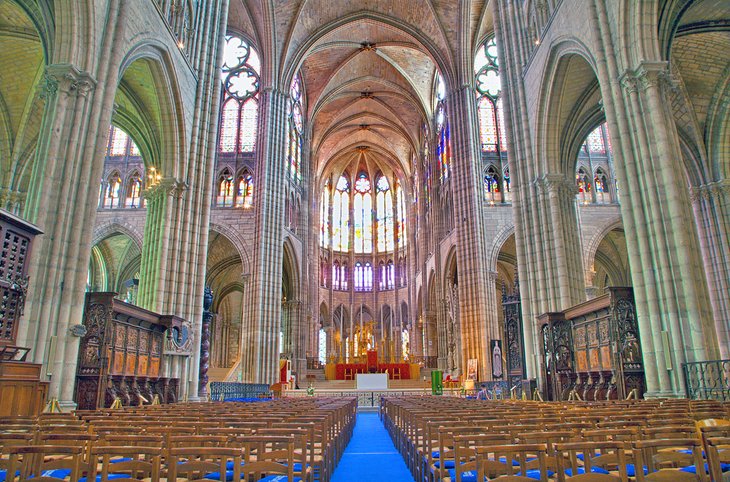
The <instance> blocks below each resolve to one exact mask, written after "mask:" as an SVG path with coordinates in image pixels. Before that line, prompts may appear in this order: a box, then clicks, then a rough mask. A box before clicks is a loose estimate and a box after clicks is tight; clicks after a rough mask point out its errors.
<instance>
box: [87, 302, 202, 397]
mask: <svg viewBox="0 0 730 482" xmlns="http://www.w3.org/2000/svg"><path fill="white" fill-rule="evenodd" d="M115 296H116V293H113V292H99V293H87V294H86V306H85V310H84V319H83V326H84V328H85V331H86V332H85V333H84V334H83V336H82V338H81V345H80V346H79V359H78V366H77V371H76V390H75V393H76V397H75V401H76V403H77V404H78V408H79V409H80V410H93V409H96V408H102V407H110V406H111V405H112V404H113V403H114V400H115V399H116V398H119V399H120V400H121V403H122V405H124V406H130V405H140V404H145V405H146V404H149V403H152V401H153V400H154V399H155V397H157V398H158V400H159V401H160V403H174V402H176V401H177V397H178V387H179V380H178V379H177V378H168V377H165V376H163V374H164V373H165V366H164V365H165V360H166V358H167V357H166V355H165V352H166V347H168V348H169V345H170V344H172V345H174V346H177V347H180V346H183V345H184V344H185V343H187V342H189V341H190V340H189V336H188V335H189V326H188V325H187V324H186V322H185V321H184V320H182V319H180V318H178V317H175V316H172V315H159V314H157V313H153V312H151V311H148V310H145V309H143V308H140V307H138V306H134V305H131V304H129V303H125V302H123V301H121V300H118V299H116V298H114V297H115ZM81 331H82V332H83V329H81ZM166 337H169V339H166Z"/></svg>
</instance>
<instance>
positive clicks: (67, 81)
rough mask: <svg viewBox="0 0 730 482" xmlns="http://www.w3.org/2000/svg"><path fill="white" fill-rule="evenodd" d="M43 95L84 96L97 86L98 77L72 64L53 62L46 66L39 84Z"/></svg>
mask: <svg viewBox="0 0 730 482" xmlns="http://www.w3.org/2000/svg"><path fill="white" fill-rule="evenodd" d="M39 88H40V89H41V97H43V98H46V97H47V96H49V95H53V94H56V93H57V92H58V91H61V92H63V93H65V94H66V95H75V96H77V97H84V96H86V95H87V94H88V93H89V92H91V91H92V90H94V89H95V88H96V79H94V77H92V76H91V74H90V73H88V72H85V71H82V70H79V69H78V68H77V67H76V66H74V65H71V64H51V65H48V66H46V71H45V72H44V74H43V79H42V80H41V82H40V84H39Z"/></svg>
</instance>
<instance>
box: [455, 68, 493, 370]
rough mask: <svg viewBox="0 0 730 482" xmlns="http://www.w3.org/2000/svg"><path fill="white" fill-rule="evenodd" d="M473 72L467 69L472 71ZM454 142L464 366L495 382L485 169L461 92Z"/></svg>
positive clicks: (468, 95)
mask: <svg viewBox="0 0 730 482" xmlns="http://www.w3.org/2000/svg"><path fill="white" fill-rule="evenodd" d="M468 70H469V69H467V71H468ZM447 105H448V109H449V119H450V120H451V126H452V128H451V132H452V133H453V136H452V139H451V142H452V147H453V151H454V159H453V169H452V174H453V178H452V179H451V182H452V190H453V194H454V200H455V204H454V215H455V216H456V219H455V220H454V229H455V230H456V240H457V241H456V260H457V261H456V264H457V269H458V274H459V283H458V289H459V293H458V299H459V300H468V302H465V303H463V305H460V306H459V311H458V313H459V321H458V327H459V329H460V333H461V336H460V338H461V347H462V350H461V366H462V367H465V366H467V361H468V360H469V359H476V360H477V370H478V373H477V375H478V377H479V378H480V379H483V380H484V379H488V378H489V377H490V376H491V360H490V357H488V356H487V346H488V343H489V340H490V339H494V338H499V330H498V326H487V314H486V307H487V289H486V284H487V278H488V277H487V265H486V259H487V253H486V249H485V246H484V242H483V233H482V232H483V228H482V223H483V219H482V210H481V201H480V199H479V194H480V193H481V180H480V179H481V169H480V168H479V166H478V163H479V162H480V161H479V156H478V152H477V146H476V144H477V143H476V139H478V135H477V131H476V122H475V119H476V106H475V103H474V91H473V89H472V88H471V87H470V86H468V85H465V86H461V87H459V88H456V89H454V90H453V92H451V94H450V95H449V97H448V104H447Z"/></svg>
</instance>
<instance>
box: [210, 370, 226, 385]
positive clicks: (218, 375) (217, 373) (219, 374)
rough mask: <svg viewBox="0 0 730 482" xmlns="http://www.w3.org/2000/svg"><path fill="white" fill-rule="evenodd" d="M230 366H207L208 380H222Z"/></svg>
mask: <svg viewBox="0 0 730 482" xmlns="http://www.w3.org/2000/svg"><path fill="white" fill-rule="evenodd" d="M229 370H230V367H210V368H208V381H209V382H223V381H225V377H226V375H227V374H228V371H229Z"/></svg>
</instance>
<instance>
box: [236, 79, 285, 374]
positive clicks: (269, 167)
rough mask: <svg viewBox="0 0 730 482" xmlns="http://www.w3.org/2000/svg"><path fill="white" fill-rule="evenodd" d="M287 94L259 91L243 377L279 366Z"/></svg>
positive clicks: (267, 371)
mask: <svg viewBox="0 0 730 482" xmlns="http://www.w3.org/2000/svg"><path fill="white" fill-rule="evenodd" d="M286 103H287V96H286V95H285V94H283V93H282V92H280V91H279V90H277V89H276V88H272V87H265V88H264V89H263V91H262V92H261V100H260V103H259V105H260V111H259V115H260V116H261V118H262V122H260V123H259V131H258V137H257V142H256V145H257V146H259V149H258V150H257V152H256V156H257V165H258V166H259V168H258V170H257V175H258V183H259V186H260V188H259V191H258V192H259V193H260V196H259V199H258V201H257V202H256V235H255V236H254V239H256V245H255V246H254V256H253V259H254V260H255V262H254V268H253V273H252V276H251V286H252V296H251V300H252V301H251V303H250V304H249V310H248V315H247V316H246V318H245V326H244V327H243V328H242V331H243V333H244V335H243V341H242V346H243V347H246V349H245V350H243V357H244V358H243V360H242V363H241V378H242V380H243V381H245V382H258V383H273V382H274V381H276V380H277V373H278V369H279V346H278V345H279V343H278V338H279V326H280V323H281V314H282V306H281V285H282V271H281V270H282V259H283V244H282V243H283V239H282V226H283V225H284V204H285V203H284V199H285V192H284V186H285V185H286V177H285V176H286V151H285V146H286V142H285V141H286V129H287V125H288V124H287V116H286Z"/></svg>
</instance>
